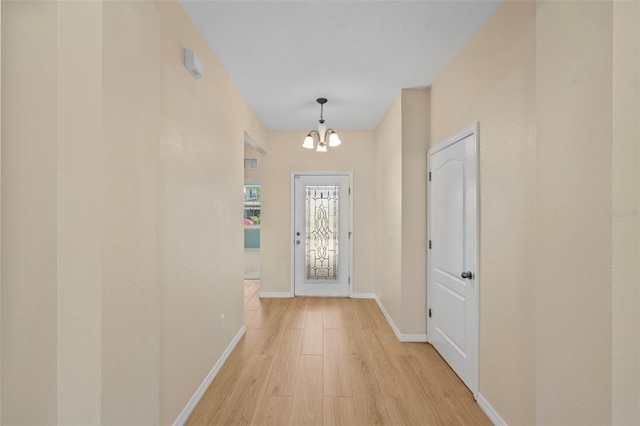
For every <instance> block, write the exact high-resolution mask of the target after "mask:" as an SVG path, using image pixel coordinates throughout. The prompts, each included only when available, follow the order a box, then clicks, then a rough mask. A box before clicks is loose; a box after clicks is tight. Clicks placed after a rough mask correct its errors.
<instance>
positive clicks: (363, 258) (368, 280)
mask: <svg viewBox="0 0 640 426" xmlns="http://www.w3.org/2000/svg"><path fill="white" fill-rule="evenodd" d="M329 124H330V123H329ZM336 130H337V131H338V133H339V135H340V139H341V140H342V145H340V146H339V147H337V148H334V149H332V148H329V151H328V152H327V153H318V152H316V151H314V150H307V149H304V148H302V140H303V139H304V137H305V135H306V132H305V131H304V130H300V131H294V130H290V131H275V130H274V131H269V138H268V147H269V150H268V152H267V153H266V154H265V155H264V156H263V157H262V162H261V165H260V183H261V190H262V221H261V226H260V228H261V230H260V233H261V242H260V244H261V253H260V254H261V266H260V267H261V270H260V275H261V276H260V278H261V291H263V292H287V293H289V292H290V289H291V277H290V275H291V274H290V271H291V269H290V268H291V258H290V256H291V244H290V243H291V225H290V224H291V222H290V219H291V191H290V187H291V172H293V171H351V172H353V181H352V189H353V192H352V194H353V212H352V215H353V255H354V259H353V276H352V283H353V291H354V293H373V291H374V278H375V276H374V271H373V268H372V267H371V262H372V259H374V255H375V254H374V253H375V251H374V245H375V243H374V238H375V234H376V232H373V230H374V229H375V207H376V205H375V199H376V196H377V195H376V188H375V187H374V186H373V185H371V182H373V181H374V179H375V178H374V173H375V169H374V155H375V138H374V133H373V132H372V131H343V130H340V129H336Z"/></svg>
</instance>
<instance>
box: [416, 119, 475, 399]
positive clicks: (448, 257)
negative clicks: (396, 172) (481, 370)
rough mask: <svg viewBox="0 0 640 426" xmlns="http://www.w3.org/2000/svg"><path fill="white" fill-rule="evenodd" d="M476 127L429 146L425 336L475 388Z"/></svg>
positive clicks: (472, 388) (468, 384)
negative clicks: (427, 276) (430, 147)
mask: <svg viewBox="0 0 640 426" xmlns="http://www.w3.org/2000/svg"><path fill="white" fill-rule="evenodd" d="M477 136H478V126H477V125H474V126H472V127H471V128H469V129H466V130H465V131H464V132H462V133H460V134H458V135H456V136H455V137H453V138H451V139H448V140H446V141H444V142H442V143H441V144H439V145H437V146H435V147H433V148H432V149H430V150H429V179H430V181H429V182H428V183H429V201H428V202H429V216H428V218H429V244H430V247H431V249H430V250H429V262H428V264H429V279H428V292H427V294H428V296H427V297H428V300H427V302H428V309H429V311H428V312H429V314H428V319H427V337H428V340H429V342H430V343H431V344H432V345H433V346H434V347H435V348H436V350H437V351H438V352H439V353H440V354H441V355H442V357H443V358H444V359H445V360H446V361H447V362H448V363H449V365H450V366H451V367H452V368H453V370H454V371H455V372H456V373H457V374H458V376H460V378H461V379H462V381H463V382H464V383H465V384H466V385H467V386H468V387H469V389H470V390H471V391H472V392H473V394H474V396H475V395H476V394H477V391H478V294H479V292H478V196H477V194H478V191H477V187H478V179H477Z"/></svg>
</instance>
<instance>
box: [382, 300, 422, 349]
mask: <svg viewBox="0 0 640 426" xmlns="http://www.w3.org/2000/svg"><path fill="white" fill-rule="evenodd" d="M374 298H375V300H376V303H377V304H378V307H379V308H380V310H381V311H382V313H383V314H384V317H385V318H386V319H387V322H388V323H389V325H390V326H391V329H392V330H393V332H394V333H395V335H396V337H397V338H398V340H399V341H401V342H426V341H427V333H424V334H405V333H400V330H398V327H396V324H395V323H394V322H393V319H391V315H389V312H387V310H386V309H385V308H384V305H383V304H382V302H381V301H380V299H379V298H378V296H377V295H375V297H374Z"/></svg>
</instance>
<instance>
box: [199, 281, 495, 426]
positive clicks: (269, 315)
mask: <svg viewBox="0 0 640 426" xmlns="http://www.w3.org/2000/svg"><path fill="white" fill-rule="evenodd" d="M259 287H260V282H259V281H245V323H246V324H247V333H246V335H245V337H243V339H242V340H241V341H240V343H238V346H237V347H236V349H235V350H234V351H233V353H232V354H231V356H230V357H229V359H228V360H227V362H226V364H225V365H224V367H223V368H222V370H221V371H220V373H218V376H217V377H216V379H215V380H214V381H213V383H212V384H211V386H210V387H209V389H208V390H207V392H206V393H205V395H204V396H203V397H202V399H201V400H200V402H199V403H198V405H197V406H196V408H195V409H194V411H193V413H192V414H191V417H190V418H189V420H188V422H187V424H188V425H382V424H385V425H426V424H465V425H466V424H468V425H479V424H487V425H490V424H491V422H490V421H489V419H488V418H487V416H486V415H485V414H484V413H483V412H482V410H481V409H480V408H479V407H478V405H477V404H476V403H475V401H474V400H473V396H472V395H471V393H470V392H469V390H468V389H467V388H466V387H465V386H464V385H463V384H462V382H461V381H460V379H459V378H458V376H456V374H455V373H454V372H453V371H452V370H451V369H450V368H449V366H448V365H447V364H446V363H445V362H444V361H443V360H442V358H440V356H439V355H438V353H437V352H436V351H435V350H434V349H433V348H432V347H431V346H430V345H428V344H426V343H400V342H399V341H398V340H397V339H396V337H395V335H394V334H393V331H392V330H391V328H390V327H389V325H388V324H387V322H386V320H385V318H384V316H383V315H382V313H381V312H380V309H379V308H378V306H377V305H376V303H375V301H373V300H359V299H343V298H335V299H330V298H293V299H259V298H258V290H259Z"/></svg>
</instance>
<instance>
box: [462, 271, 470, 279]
mask: <svg viewBox="0 0 640 426" xmlns="http://www.w3.org/2000/svg"><path fill="white" fill-rule="evenodd" d="M460 277H462V278H465V279H470V280H471V279H473V272H471V271H467V272H463V273H461V274H460Z"/></svg>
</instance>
